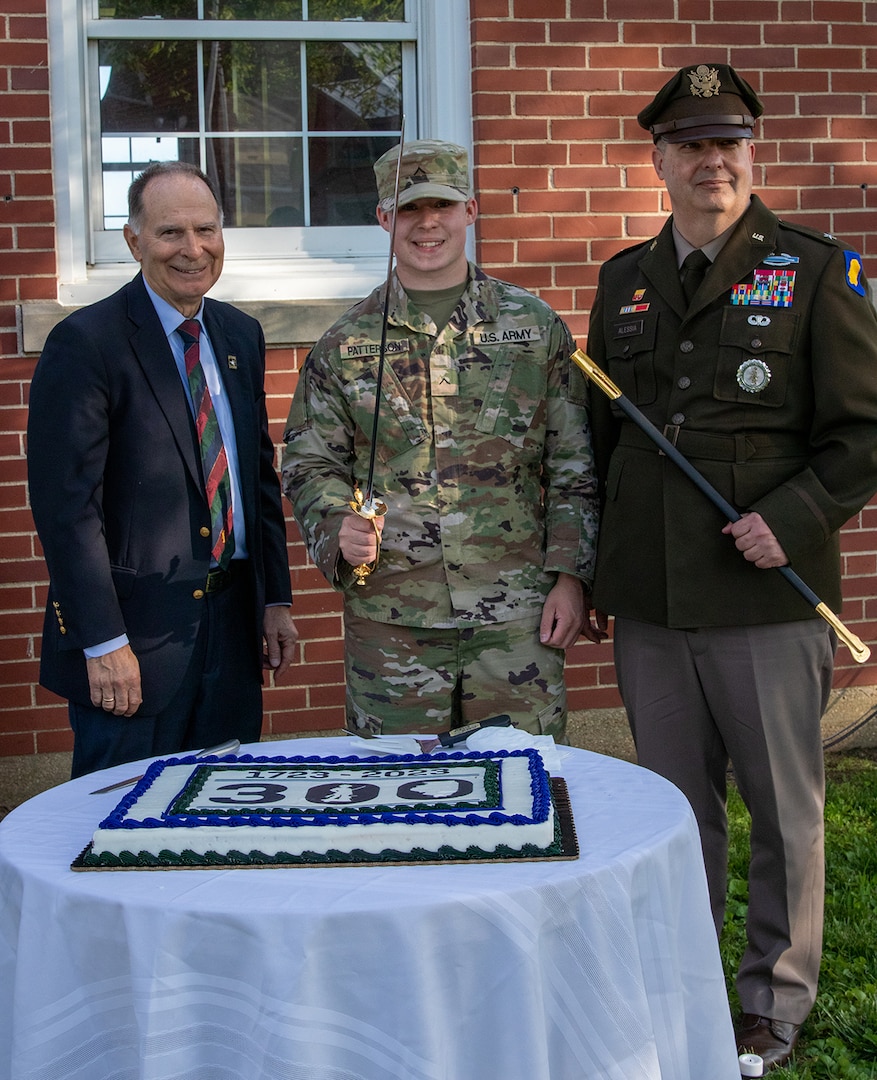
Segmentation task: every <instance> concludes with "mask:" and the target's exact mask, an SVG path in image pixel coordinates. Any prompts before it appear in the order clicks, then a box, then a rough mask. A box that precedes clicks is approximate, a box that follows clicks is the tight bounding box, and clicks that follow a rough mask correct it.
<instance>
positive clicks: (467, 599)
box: [282, 264, 597, 628]
mask: <svg viewBox="0 0 877 1080" xmlns="http://www.w3.org/2000/svg"><path fill="white" fill-rule="evenodd" d="M383 296H384V286H381V287H380V288H378V289H376V290H375V291H374V292H373V293H372V294H371V295H370V296H368V297H367V298H366V299H365V300H362V301H361V302H360V303H358V304H356V305H355V306H354V307H352V308H351V309H350V310H349V311H347V312H346V313H345V315H344V316H343V317H342V318H341V319H340V320H339V321H338V322H337V323H336V324H335V325H334V326H333V327H331V328H330V329H329V330H328V331H327V332H326V333H325V334H324V335H323V337H322V338H321V339H320V341H319V342H317V344H316V345H315V346H314V348H313V350H312V351H311V353H310V354H309V356H308V358H307V361H306V363H305V365H304V368H303V371H302V373H301V377H300V379H299V383H298V387H297V389H296V393H295V396H294V398H293V401H292V406H291V409H290V413H289V420H288V423H287V429H286V432H285V434H284V441H285V443H286V449H285V451H284V454H283V465H282V473H283V476H282V482H283V490H284V491H285V493H286V494H287V496H288V497H289V499H290V501H291V503H292V506H293V510H294V513H295V517H296V520H297V522H298V524H299V527H300V529H301V533H302V536H303V538H304V539H305V542H306V544H307V547H308V550H309V552H310V554H311V557H312V558H313V560H314V561H315V563H316V564H317V566H318V567H319V568H320V570H321V571H322V572H323V574H324V575H325V576H326V578H327V579H328V581H329V582H330V583H331V584H332V585H333V586H334V587H335V588H337V589H341V590H342V591H343V592H344V593H345V602H346V603H347V604H348V605H349V607H350V610H352V611H353V612H355V613H356V614H358V615H361V616H363V617H365V618H370V619H374V620H376V621H378V622H399V623H400V624H403V625H406V626H423V627H430V626H431V627H437V628H450V627H464V626H467V625H473V624H481V623H490V622H506V621H509V620H512V619H520V618H524V617H527V616H529V615H532V614H536V613H538V612H540V611H541V608H542V604H543V602H544V599H545V597H546V595H547V594H548V592H549V591H550V589H551V588H552V586H553V585H554V583H555V581H556V574H557V572H564V573H568V574H573V575H575V576H577V577H579V578H580V579H581V580H582V581H584V582H585V583H586V584H587V586H588V587H589V588H590V583H591V579H592V577H593V569H594V553H595V544H596V535H597V503H596V482H595V478H594V471H593V463H592V457H591V448H590V435H589V431H588V421H587V414H586V412H585V408H584V404H583V402H584V398H585V390H584V385H583V380H582V377H581V376H580V375H579V373H578V372H577V370H576V371H573V372H571V371H570V367H571V365H570V363H569V359H568V358H569V354H570V351H571V349H572V340H571V338H570V335H569V331H568V330H567V328H566V326H565V325H564V323H563V322H562V321H561V320H560V318H559V317H558V316H557V315H556V314H555V313H554V312H553V311H552V310H551V309H550V308H549V307H548V306H547V305H546V304H545V303H543V302H542V301H541V300H539V299H538V298H537V297H535V296H533V295H532V294H530V293H528V292H526V291H525V290H524V289H521V288H518V287H517V286H514V285H509V284H506V283H504V282H501V281H497V280H496V279H494V278H490V277H488V276H487V275H486V274H484V273H483V271H481V270H480V269H479V268H478V267H476V266H473V265H471V264H470V267H469V281H468V284H467V287H466V290H465V291H464V293H463V295H462V297H461V298H460V301H459V303H458V304H457V307H456V310H455V312H454V314H453V315H452V316H451V319H450V321H449V323H448V325H447V326H446V327H445V328H444V329H443V330H442V332H441V333H439V334H438V335H436V327H435V325H434V324H433V323H432V322H431V321H429V320H427V319H426V318H425V317H424V316H423V315H421V314H419V313H418V312H416V311H415V310H413V308H412V306H411V305H410V303H409V301H408V297H407V294H406V293H405V292H404V290H403V289H402V288H401V286H400V285H399V283H398V280H397V279H396V277H395V275H394V276H393V278H392V293H391V297H390V304H389V319H388V330H387V346H386V351H385V365H384V372H383V379H382V385H381V391H382V393H381V410H380V416H379V421H378V432H377V444H378V450H377V456H376V464H375V472H374V495H375V497H376V498H378V499H381V500H383V501H384V502H385V503H386V504H387V507H388V512H387V515H386V519H385V524H384V531H383V538H382V543H381V551H380V560H379V563H378V566H377V568H376V570H375V572H374V573H372V574H371V575H370V576H369V577H368V578H367V579H366V582H365V584H364V585H363V586H358V585H356V584H355V583H354V582H353V579H352V574H351V568H350V567H349V566H348V565H347V563H346V562H345V561H344V560H343V558H342V557H341V556H340V553H339V549H338V529H339V526H340V523H341V520H342V516H343V515H344V514H348V513H350V512H351V511H350V509H349V501H350V499H351V496H352V493H353V489H354V486H355V485H357V484H358V485H359V486H361V487H364V486H365V483H366V480H367V472H368V461H369V450H370V446H371V439H372V430H373V424H374V412H375V388H376V374H377V367H378V358H379V353H380V341H381V321H382V311H383Z"/></svg>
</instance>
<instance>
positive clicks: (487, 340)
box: [472, 326, 542, 345]
mask: <svg viewBox="0 0 877 1080" xmlns="http://www.w3.org/2000/svg"><path fill="white" fill-rule="evenodd" d="M541 340H542V331H541V330H540V329H539V327H538V326H507V327H505V328H504V329H499V328H497V329H496V330H473V332H472V341H473V342H474V343H475V344H476V345H508V344H515V343H516V342H524V343H526V342H528V341H541Z"/></svg>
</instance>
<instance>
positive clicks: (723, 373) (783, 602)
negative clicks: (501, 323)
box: [588, 197, 877, 628]
mask: <svg viewBox="0 0 877 1080" xmlns="http://www.w3.org/2000/svg"><path fill="white" fill-rule="evenodd" d="M792 275H793V276H792ZM759 284H761V285H762V286H763V287H764V291H763V292H759V291H758V288H757V286H758V285H759ZM747 286H750V288H747ZM752 286H756V288H755V290H753V289H752V288H751V287H752ZM759 301H760V302H759ZM588 352H589V353H590V355H591V357H592V358H593V359H594V360H595V361H596V362H597V363H598V364H599V365H600V367H602V368H603V369H604V370H605V371H607V372H608V374H609V376H610V377H611V379H612V380H613V381H614V382H615V383H616V384H617V385H618V386H619V388H620V389H621V390H622V392H623V393H624V394H625V396H626V397H628V398H629V399H630V400H631V401H632V402H633V403H634V404H635V405H636V406H637V407H638V408H639V409H640V410H641V411H642V412H643V413H644V414H645V416H646V417H648V419H649V420H651V421H652V423H654V424H655V425H656V426H657V427H658V429H659V430H664V429H665V425H666V426H667V431H666V433H667V434H668V437H670V438H675V439H676V445H677V447H678V449H679V450H680V451H681V452H682V453H683V454H684V455H685V456H686V457H687V458H688V459H689V460H690V461H691V462H692V464H694V465H695V467H696V468H697V469H698V470H699V471H700V472H701V473H703V475H704V476H705V477H706V478H707V479H708V480H709V481H710V482H711V483H712V484H713V485H714V486H715V487H716V488H717V489H718V490H719V491H720V492H721V493H722V495H724V496H725V498H726V499H727V500H728V501H729V502H731V503H732V504H733V505H734V506H735V507H736V508H737V509H738V510H739V511H740V513H745V512H746V511H748V510H753V511H757V512H758V513H760V514H761V515H762V516H763V517H764V519H765V520H766V522H767V524H768V525H769V527H770V528H771V529H772V530H773V532H774V534H775V535H776V537H777V539H778V540H779V542H780V543H781V544H782V546H783V548H784V549H785V551H786V553H787V555H788V556H789V559H790V562H791V565H792V567H793V568H794V569H795V570H796V571H797V573H798V574H799V575H800V576H801V577H802V578H803V579H804V581H806V582H807V584H808V585H810V587H811V588H812V589H813V590H814V591H815V592H816V593H817V595H818V596H819V597H820V599H821V600H823V601H824V602H825V603H826V604H828V606H829V607H831V608H832V609H834V610H835V611H838V610H839V609H840V604H841V589H840V576H841V575H840V559H839V544H838V530H839V529H840V528H841V526H842V525H843V524H844V523H845V522H846V521H847V520H848V519H849V518H850V517H851V516H852V515H853V514H855V513H857V512H858V511H859V510H860V509H861V508H862V506H863V505H864V504H865V503H866V502H867V501H868V500H869V499H870V497H871V496H872V495H873V494H874V492H875V490H877V315H875V311H874V308H873V306H872V304H871V301H870V297H869V292H868V284H867V281H866V280H865V277H864V273H863V271H862V266H861V260H860V258H859V257H858V255H856V253H855V252H852V251H850V250H849V249H848V248H847V246H846V245H845V244H843V243H842V242H840V241H838V240H836V239H834V238H833V237H829V236H824V235H822V234H820V233H817V232H813V231H812V230H809V229H806V228H804V227H801V226H798V225H793V224H790V223H788V222H785V221H781V220H780V219H779V218H777V217H776V215H774V214H773V213H772V212H771V211H770V210H768V209H767V208H766V207H765V205H764V204H763V203H762V202H761V201H760V200H759V199H758V198H757V197H753V199H752V202H751V205H750V207H749V209H748V210H747V212H746V213H745V214H744V216H743V217H742V218H741V220H740V222H739V223H738V225H737V227H736V229H735V230H734V232H733V233H732V235H731V237H730V239H729V240H728V242H727V244H726V245H725V247H724V248H723V249H722V251H721V252H720V254H719V256H718V257H717V259H716V261H715V263H714V264H713V266H712V267H711V269H710V271H709V273H708V275H707V277H706V279H705V281H704V282H703V284H702V286H701V287H700V289H699V291H698V293H697V294H696V295H695V297H694V299H693V302H692V304H691V307H690V309H689V310H688V311H686V304H685V300H684V296H683V293H682V287H681V284H680V282H679V275H678V270H677V261H676V251H675V246H674V243H673V236H672V230H671V221H668V222H667V224H666V225H665V227H664V229H663V230H662V232H661V233H660V235H659V236H658V237H656V238H655V239H653V240H651V241H648V242H647V243H645V244H641V245H639V246H637V247H633V248H629V249H628V250H626V251H623V252H621V253H619V254H618V255H616V256H615V257H614V258H612V259H610V260H609V261H608V262H607V263H606V264H604V266H603V267H602V269H601V272H600V283H599V288H598V292H597V298H596V301H595V305H594V309H593V312H592V315H591V327H590V335H589V338H588ZM741 383H742V385H741ZM590 394H591V420H592V439H593V445H594V455H595V462H596V465H597V469H598V475H599V478H600V491H601V500H602V506H603V516H602V519H601V528H600V539H599V546H598V559H597V573H596V583H595V591H594V603H595V606H596V607H598V608H599V609H601V610H603V611H607V612H610V613H612V614H614V615H620V616H625V617H628V618H632V619H640V620H643V621H645V622H650V623H655V624H658V625H661V626H668V627H675V628H694V627H701V626H723V625H744V624H758V623H771V622H784V621H792V620H796V619H806V618H813V617H818V616H817V615H816V612H815V610H814V608H813V607H812V606H811V605H810V604H808V603H807V601H806V600H804V599H803V598H802V597H801V596H800V595H799V594H798V593H797V592H796V591H795V590H794V589H793V588H792V587H791V586H790V585H789V584H788V582H786V581H785V580H784V578H783V577H782V575H780V574H777V573H776V572H772V571H765V570H759V569H757V568H756V567H755V566H753V565H752V564H750V563H747V562H746V560H745V559H744V558H743V556H742V554H741V553H740V552H738V551H737V549H736V548H735V546H734V541H733V539H732V538H731V537H728V536H724V535H722V531H721V530H722V527H723V525H725V524H726V519H725V517H724V515H723V514H722V513H721V512H720V511H719V510H717V509H716V508H715V507H714V506H713V505H712V504H711V503H710V502H709V501H708V499H707V498H706V497H705V496H704V495H703V494H702V493H701V492H700V491H699V490H698V489H697V488H696V487H695V485H694V484H693V483H692V482H691V481H690V480H689V479H688V478H687V477H686V476H685V475H684V474H683V473H682V472H681V471H680V470H679V469H678V467H677V466H675V465H674V464H673V463H672V462H671V461H669V460H668V459H667V458H666V457H665V456H663V455H660V454H659V453H658V451H657V448H655V447H654V444H652V443H650V442H649V441H648V440H647V439H646V437H645V435H643V433H642V432H641V431H640V430H639V429H638V428H637V427H636V425H635V424H633V423H632V422H631V421H630V420H628V419H627V418H626V417H624V416H623V414H622V413H621V412H620V411H619V410H618V409H617V407H615V406H613V405H611V403H610V401H609V399H608V398H607V397H606V396H605V395H604V394H603V393H602V392H601V391H599V390H598V389H597V388H596V387H591V388H590Z"/></svg>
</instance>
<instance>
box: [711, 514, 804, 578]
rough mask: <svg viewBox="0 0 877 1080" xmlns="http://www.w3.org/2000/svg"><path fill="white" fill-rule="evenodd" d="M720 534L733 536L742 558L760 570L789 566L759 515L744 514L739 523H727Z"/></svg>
mask: <svg viewBox="0 0 877 1080" xmlns="http://www.w3.org/2000/svg"><path fill="white" fill-rule="evenodd" d="M722 532H723V533H724V534H725V536H733V537H734V543H735V544H736V546H737V550H738V551H742V552H743V558H744V559H747V560H748V561H749V562H751V563H755V565H756V566H757V567H759V568H760V569H762V570H767V569H769V568H770V567H774V566H788V564H789V557H788V556H787V555H786V553H785V551H783V549H782V547H781V546H780V542H779V541H778V540H777V538H776V537H775V536H774V534H773V533H772V532H771V531H770V529H769V528H768V526H767V522H766V521H765V520H764V518H763V517H762V516H761V514H755V513H749V514H744V515H743V516H742V517H741V518H740V520H739V521H729V522H728V524H727V525H726V526H725V527H724V529H722Z"/></svg>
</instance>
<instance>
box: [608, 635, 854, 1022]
mask: <svg viewBox="0 0 877 1080" xmlns="http://www.w3.org/2000/svg"><path fill="white" fill-rule="evenodd" d="M835 647H836V639H835V636H834V634H833V632H832V631H831V630H830V628H829V627H828V625H827V624H826V623H825V622H823V621H822V620H821V619H811V620H805V621H802V622H792V623H779V624H773V625H766V626H750V627H745V626H744V627H716V628H708V629H702V630H691V631H688V630H671V629H667V628H665V627H660V626H652V625H650V624H647V623H642V622H637V621H635V620H632V619H616V622H615V663H616V669H617V673H618V685H619V689H620V690H621V695H622V698H623V700H624V704H625V707H626V709H627V712H628V717H629V721H630V726H631V731H632V733H633V737H634V741H635V743H636V749H637V759H638V761H639V763H640V764H641V765H643V766H645V767H646V768H648V769H651V770H653V771H654V772H657V773H660V774H661V775H662V776H665V777H666V778H667V779H668V780H670V781H672V782H673V783H674V784H675V785H676V786H677V787H679V788H680V789H681V790H682V791H683V793H684V794H685V795H686V796H687V798H688V800H689V802H690V803H691V806H692V808H693V810H694V813H695V817H696V818H697V823H698V826H699V829H700V836H701V842H702V845H703V853H704V863H705V866H706V871H707V880H708V883H709V890H710V899H711V903H712V909H713V916H714V919H715V922H716V929H717V931H720V930H721V926H722V922H723V919H724V910H725V895H726V888H727V856H728V840H727V817H726V812H725V797H726V778H727V767H728V763H729V761H730V763H731V765H732V766H733V770H734V776H735V779H736V782H737V786H738V788H739V791H740V794H741V796H742V797H743V801H744V802H745V804H746V806H747V808H748V810H749V813H750V815H751V818H752V824H751V836H750V841H751V855H750V862H749V910H748V916H747V926H746V932H747V947H746V951H745V953H744V956H743V958H742V961H741V963H740V967H739V969H738V974H737V989H738V991H739V994H740V1001H741V1004H742V1007H743V1011H744V1012H749V1013H755V1014H757V1015H759V1016H769V1017H772V1018H774V1019H778V1020H785V1021H791V1022H793V1023H801V1022H803V1020H804V1019H805V1018H806V1016H807V1014H808V1013H809V1012H810V1009H811V1007H812V1005H813V1001H814V999H815V997H816V985H817V980H818V975H819V964H820V959H821V953H822V916H823V894H824V855H823V833H824V827H823V807H824V791H825V781H824V767H823V766H824V763H823V752H822V737H821V717H822V713H823V712H824V710H825V706H826V704H827V702H828V694H829V691H830V689H831V681H832V674H833V667H834V649H835Z"/></svg>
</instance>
